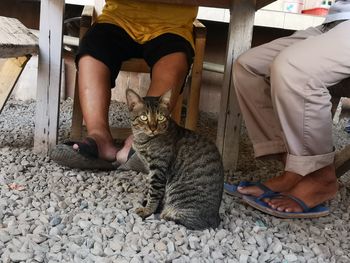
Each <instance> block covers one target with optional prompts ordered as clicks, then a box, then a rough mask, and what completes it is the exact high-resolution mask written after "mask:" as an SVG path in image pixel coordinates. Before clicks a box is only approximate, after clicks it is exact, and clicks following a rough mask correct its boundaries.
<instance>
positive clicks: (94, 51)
mask: <svg viewBox="0 0 350 263" xmlns="http://www.w3.org/2000/svg"><path fill="white" fill-rule="evenodd" d="M174 52H184V53H185V54H186V56H187V62H188V68H190V66H191V64H192V62H193V56H194V51H193V48H192V46H191V44H190V43H189V42H188V41H187V40H186V39H184V38H183V37H181V36H179V35H176V34H170V33H166V34H163V35H160V36H158V37H156V38H154V39H152V40H150V41H148V42H147V43H145V44H139V43H137V42H136V41H134V40H133V39H132V38H131V37H130V36H129V35H128V33H126V32H125V30H124V29H122V28H120V27H118V26H116V25H113V24H107V23H98V24H94V25H93V26H92V27H91V28H90V29H89V30H88V31H87V32H86V34H85V35H84V37H83V39H82V40H81V42H80V45H79V49H78V52H77V55H76V59H75V62H76V65H78V62H79V59H80V58H81V57H82V56H84V55H90V56H92V57H94V58H95V59H97V60H99V61H101V62H103V63H104V64H105V65H106V66H107V67H108V68H109V69H110V71H111V87H112V88H113V87H114V85H115V79H116V78H117V76H118V73H119V70H120V67H121V64H122V62H123V61H125V60H128V59H130V58H143V59H145V61H146V62H147V64H148V65H149V66H150V68H151V69H152V67H153V65H154V64H155V63H156V62H157V61H158V60H159V59H160V58H162V57H163V56H165V55H168V54H171V53H174Z"/></svg>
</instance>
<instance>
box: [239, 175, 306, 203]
mask: <svg viewBox="0 0 350 263" xmlns="http://www.w3.org/2000/svg"><path fill="white" fill-rule="evenodd" d="M302 178H303V177H302V176H301V175H298V174H296V173H292V172H286V171H284V172H282V173H281V174H279V175H277V176H275V177H273V178H270V179H268V180H267V181H265V182H263V183H262V185H263V186H266V187H267V188H269V189H270V190H271V191H273V192H285V191H288V190H289V189H292V188H293V187H294V186H295V185H296V184H297V183H298V182H299V181H300V180H301V179H302ZM237 190H238V192H239V193H241V194H244V195H252V196H255V197H258V196H261V195H262V194H263V193H264V189H263V187H261V186H259V185H253V186H245V187H241V186H239V187H238V188H237Z"/></svg>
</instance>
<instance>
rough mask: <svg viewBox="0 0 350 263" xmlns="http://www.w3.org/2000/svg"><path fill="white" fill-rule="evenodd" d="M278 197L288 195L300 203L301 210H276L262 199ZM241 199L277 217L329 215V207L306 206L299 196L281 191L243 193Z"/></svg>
mask: <svg viewBox="0 0 350 263" xmlns="http://www.w3.org/2000/svg"><path fill="white" fill-rule="evenodd" d="M279 197H288V198H290V199H292V200H294V201H295V202H296V203H298V204H299V205H300V207H301V208H302V209H303V212H281V211H277V210H276V209H273V208H271V207H270V206H269V205H268V204H267V203H266V202H264V201H263V199H265V198H270V199H273V198H279ZM242 199H243V201H244V202H245V203H247V204H248V205H250V206H252V207H254V208H255V209H258V210H260V211H261V212H264V213H266V214H269V215H272V216H275V217H279V218H286V219H289V218H317V217H321V216H327V215H329V209H328V208H327V207H325V206H323V205H317V206H315V207H312V208H311V207H308V206H307V205H306V204H305V202H304V201H302V200H300V199H299V198H297V197H295V196H292V195H288V194H283V193H276V192H275V193H273V192H272V193H266V194H263V195H261V196H259V197H254V196H248V195H245V196H243V197H242Z"/></svg>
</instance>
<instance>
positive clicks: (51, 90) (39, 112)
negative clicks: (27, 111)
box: [34, 0, 65, 155]
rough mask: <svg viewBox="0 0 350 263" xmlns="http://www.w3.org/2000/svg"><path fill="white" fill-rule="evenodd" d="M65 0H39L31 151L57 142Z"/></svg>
mask: <svg viewBox="0 0 350 263" xmlns="http://www.w3.org/2000/svg"><path fill="white" fill-rule="evenodd" d="M64 6H65V1H62V0H41V4H40V35H39V47H40V52H39V56H38V87H37V96H36V112H35V134H34V152H36V153H41V154H46V155H47V154H49V152H50V151H51V149H53V148H54V147H55V146H56V144H57V134H58V123H59V110H60V103H59V102H60V89H61V72H62V70H61V69H62V38H63V37H62V25H63V12H64Z"/></svg>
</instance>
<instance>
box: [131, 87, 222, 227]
mask: <svg viewBox="0 0 350 263" xmlns="http://www.w3.org/2000/svg"><path fill="white" fill-rule="evenodd" d="M126 97H127V102H128V107H129V110H130V118H131V126H132V131H133V136H134V142H133V147H134V149H135V151H136V152H137V153H138V155H139V156H140V158H141V159H142V160H143V161H144V163H145V164H146V166H148V168H149V171H150V172H149V174H148V184H149V185H148V187H149V188H148V195H147V200H146V201H147V203H146V205H145V206H144V207H140V208H138V209H137V210H136V212H137V213H138V214H139V215H140V216H141V217H143V218H144V217H147V216H149V215H151V214H152V213H154V212H155V211H156V210H157V209H161V218H164V219H166V220H172V221H175V222H176V223H179V224H182V225H184V226H186V227H187V228H190V229H204V228H209V227H213V228H215V227H217V226H218V225H219V223H220V217H219V208H220V203H221V199H222V192H223V183H224V182H223V180H224V172H223V165H222V160H221V156H220V154H219V152H218V150H217V148H216V146H215V144H214V143H212V142H211V141H209V140H208V139H206V138H205V137H203V136H201V135H198V134H196V133H194V132H192V131H190V130H187V129H184V128H182V127H181V126H179V125H177V124H176V123H175V122H174V121H173V120H172V119H171V118H170V117H169V110H168V101H169V93H168V94H166V95H164V96H163V97H161V98H147V97H146V98H144V99H142V98H141V97H139V96H138V94H136V93H135V92H134V91H133V90H131V89H128V90H127V91H126Z"/></svg>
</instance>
